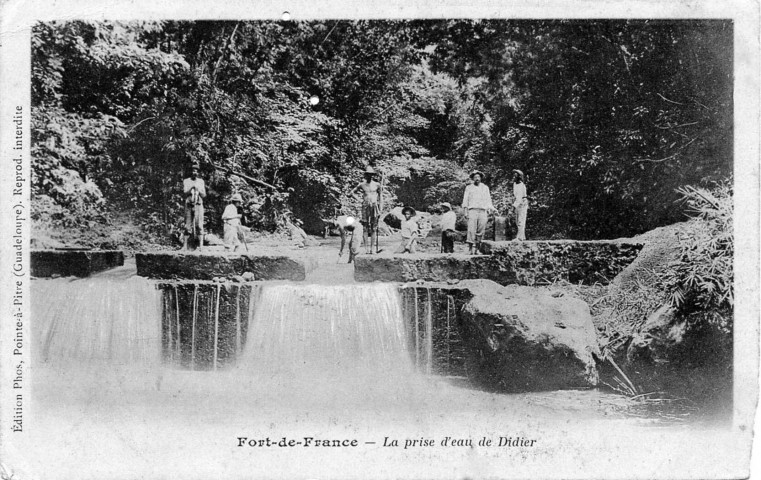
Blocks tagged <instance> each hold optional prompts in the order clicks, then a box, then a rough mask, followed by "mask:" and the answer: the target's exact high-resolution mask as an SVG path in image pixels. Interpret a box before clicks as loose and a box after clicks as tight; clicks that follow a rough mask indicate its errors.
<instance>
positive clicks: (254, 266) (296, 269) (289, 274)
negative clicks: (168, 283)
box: [135, 252, 314, 281]
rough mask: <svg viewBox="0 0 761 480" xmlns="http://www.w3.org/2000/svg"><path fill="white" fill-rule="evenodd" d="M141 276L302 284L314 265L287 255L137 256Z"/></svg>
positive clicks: (202, 254) (150, 254) (194, 254)
mask: <svg viewBox="0 0 761 480" xmlns="http://www.w3.org/2000/svg"><path fill="white" fill-rule="evenodd" d="M135 259H136V262H137V274H138V275H140V276H142V277H148V278H155V279H163V280H168V279H192V280H212V279H214V278H215V277H224V278H232V277H235V276H241V275H244V274H246V273H249V274H253V278H251V279H255V280H292V281H302V280H304V279H305V278H306V274H307V272H308V271H311V270H312V268H314V262H312V261H310V260H309V259H306V258H296V257H289V256H285V255H248V254H218V253H217V254H214V253H197V252H171V253H137V254H135Z"/></svg>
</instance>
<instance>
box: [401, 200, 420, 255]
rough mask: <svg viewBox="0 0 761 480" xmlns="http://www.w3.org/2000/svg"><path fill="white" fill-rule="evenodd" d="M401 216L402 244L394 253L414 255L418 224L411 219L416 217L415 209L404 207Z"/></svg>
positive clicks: (418, 230) (418, 231)
mask: <svg viewBox="0 0 761 480" xmlns="http://www.w3.org/2000/svg"><path fill="white" fill-rule="evenodd" d="M402 215H404V220H403V221H402V231H401V233H402V243H401V245H399V249H398V250H397V251H396V253H415V252H416V251H417V239H418V236H419V235H420V229H419V227H418V224H417V222H416V221H415V220H413V219H412V217H414V216H415V215H416V212H415V209H414V208H412V207H404V208H403V209H402Z"/></svg>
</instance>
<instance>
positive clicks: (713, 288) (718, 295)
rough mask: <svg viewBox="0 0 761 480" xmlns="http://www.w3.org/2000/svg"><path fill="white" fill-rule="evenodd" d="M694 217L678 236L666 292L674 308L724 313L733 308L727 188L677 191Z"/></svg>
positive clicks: (731, 245)
mask: <svg viewBox="0 0 761 480" xmlns="http://www.w3.org/2000/svg"><path fill="white" fill-rule="evenodd" d="M680 193H681V194H682V196H683V200H684V202H685V203H687V206H688V208H689V209H690V211H691V213H692V215H693V216H694V218H693V220H691V222H690V224H689V228H687V229H685V232H684V233H683V234H682V235H681V236H680V239H679V243H680V252H679V258H678V260H677V261H675V262H673V263H672V264H671V265H670V266H669V267H670V268H669V269H668V270H667V271H666V275H665V279H664V283H665V287H666V288H665V290H666V291H667V292H669V293H670V298H669V300H670V302H671V304H672V305H673V306H675V307H677V308H680V309H682V310H685V311H687V312H690V311H692V310H727V309H730V310H731V308H732V306H733V304H734V269H733V266H732V261H733V258H734V237H733V232H732V227H733V224H732V211H733V209H732V195H731V189H730V187H729V186H728V185H726V184H723V185H720V186H719V187H717V188H716V189H714V190H713V191H710V190H707V189H703V188H693V187H685V188H682V189H680Z"/></svg>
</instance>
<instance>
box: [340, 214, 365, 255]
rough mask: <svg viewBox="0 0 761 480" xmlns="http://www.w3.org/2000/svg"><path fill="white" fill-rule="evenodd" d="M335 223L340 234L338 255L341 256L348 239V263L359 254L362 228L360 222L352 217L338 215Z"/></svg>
mask: <svg viewBox="0 0 761 480" xmlns="http://www.w3.org/2000/svg"><path fill="white" fill-rule="evenodd" d="M336 223H337V224H338V232H339V233H340V234H341V249H340V250H339V251H338V257H339V258H340V257H342V256H343V254H344V247H345V246H346V243H347V240H348V244H349V248H348V250H349V263H351V262H353V261H354V258H355V257H356V256H357V255H358V254H359V249H360V248H362V237H363V235H364V228H362V223H360V222H358V221H357V219H356V218H354V217H345V216H340V217H338V219H337V221H336Z"/></svg>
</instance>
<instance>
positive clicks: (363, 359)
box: [238, 284, 412, 374]
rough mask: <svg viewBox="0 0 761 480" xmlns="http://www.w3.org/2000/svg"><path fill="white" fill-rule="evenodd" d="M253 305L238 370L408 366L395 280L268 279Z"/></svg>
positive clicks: (384, 370)
mask: <svg viewBox="0 0 761 480" xmlns="http://www.w3.org/2000/svg"><path fill="white" fill-rule="evenodd" d="M252 308H253V309H254V311H253V312H252V315H251V316H250V318H251V323H250V324H249V333H248V339H247V342H246V347H245V349H244V354H243V356H242V357H241V358H240V360H239V362H238V367H239V369H241V370H248V371H255V372H268V373H270V374H273V373H275V372H283V373H288V372H290V373H293V372H296V371H310V370H315V371H324V372H326V373H331V372H333V373H335V372H338V371H352V370H356V369H362V370H365V371H371V370H374V371H377V372H380V373H389V372H391V371H394V372H397V373H409V372H411V371H412V363H411V361H410V355H409V353H408V339H407V335H406V332H405V328H404V319H403V318H402V309H401V303H400V295H399V292H398V291H397V287H396V286H395V285H391V284H371V285H334V286H327V285H267V286H265V287H263V289H262V292H261V297H260V298H259V301H258V302H257V303H256V305H254V306H253V307H252Z"/></svg>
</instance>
